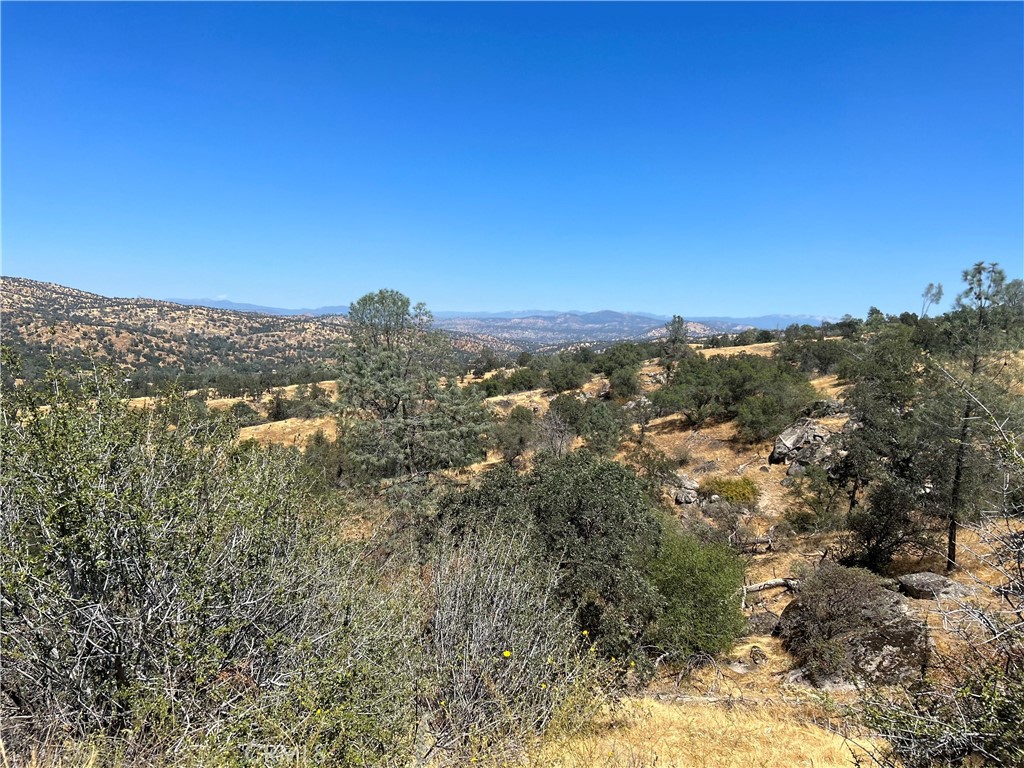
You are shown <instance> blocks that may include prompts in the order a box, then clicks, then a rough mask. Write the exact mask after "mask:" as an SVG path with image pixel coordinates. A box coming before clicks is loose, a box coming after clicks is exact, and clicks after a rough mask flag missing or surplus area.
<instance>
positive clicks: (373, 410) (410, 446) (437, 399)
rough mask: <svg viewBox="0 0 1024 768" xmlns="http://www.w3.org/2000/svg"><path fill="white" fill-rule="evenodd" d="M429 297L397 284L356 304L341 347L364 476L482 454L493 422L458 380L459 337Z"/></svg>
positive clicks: (347, 418)
mask: <svg viewBox="0 0 1024 768" xmlns="http://www.w3.org/2000/svg"><path fill="white" fill-rule="evenodd" d="M431 324H432V316H431V314H430V312H428V311H427V309H426V307H425V306H424V305H423V304H417V305H416V306H415V307H411V306H410V303H409V299H408V298H406V297H405V296H403V295H402V294H401V293H398V292H397V291H391V290H382V291H378V292H377V293H371V294H367V295H366V296H363V297H362V298H360V299H359V300H358V301H356V302H355V303H354V304H352V305H351V307H350V308H349V337H350V339H349V344H348V345H347V346H346V347H344V348H343V349H342V350H341V351H340V353H339V358H340V362H339V365H340V371H341V375H340V378H339V379H338V392H339V400H340V403H341V405H342V407H343V409H344V411H343V427H342V429H341V439H342V440H343V441H344V442H345V447H346V452H347V453H348V454H349V455H350V457H351V459H352V466H353V467H354V468H355V469H356V471H357V472H358V473H359V474H361V475H362V476H363V477H364V478H368V479H376V478H382V477H395V476H413V475H417V474H420V473H424V472H431V471H433V470H437V469H444V468H448V467H460V466H465V465H466V464H468V463H470V462H471V461H473V460H475V459H477V458H479V457H481V456H482V451H483V443H482V436H483V434H484V432H485V430H486V427H487V424H488V417H487V413H486V411H485V410H484V408H483V406H482V403H481V400H480V398H479V396H477V395H474V394H473V393H472V392H471V391H469V390H463V389H461V388H460V387H458V386H457V384H456V382H455V376H454V366H453V364H452V350H451V343H450V342H449V340H448V338H447V337H446V336H444V335H443V334H441V333H438V332H436V331H434V330H432V328H431Z"/></svg>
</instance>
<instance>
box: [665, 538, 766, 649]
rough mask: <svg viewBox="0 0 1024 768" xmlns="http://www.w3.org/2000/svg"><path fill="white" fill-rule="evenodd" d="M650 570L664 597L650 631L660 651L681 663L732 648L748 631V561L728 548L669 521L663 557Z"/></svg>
mask: <svg viewBox="0 0 1024 768" xmlns="http://www.w3.org/2000/svg"><path fill="white" fill-rule="evenodd" d="M647 572H648V574H649V576H650V579H651V581H652V583H653V584H654V586H655V587H656V588H657V590H658V594H659V595H660V597H661V612H660V615H659V616H658V619H657V620H656V621H655V623H654V624H653V626H652V627H651V629H650V630H649V632H648V640H649V642H651V643H653V644H654V645H655V646H656V647H657V649H658V653H660V654H665V655H667V656H668V658H669V659H671V660H674V661H681V660H683V659H685V658H686V657H688V656H692V655H694V654H699V653H706V654H716V653H721V652H722V651H725V650H727V649H728V648H729V647H731V646H732V644H733V642H734V641H735V639H736V638H737V637H738V636H739V634H740V633H741V632H742V631H743V627H744V626H745V623H746V622H745V619H744V617H743V613H742V611H741V610H740V599H739V594H740V588H741V587H742V586H743V562H742V561H741V560H740V558H739V557H738V556H737V555H736V554H735V553H734V552H733V551H732V550H731V549H730V548H729V547H727V546H725V545H722V544H705V543H702V542H700V541H699V540H698V539H697V538H696V537H695V536H693V535H691V534H688V533H685V532H683V531H682V530H681V529H680V528H679V525H678V523H676V522H675V521H665V522H664V524H663V533H662V540H661V547H660V548H659V551H658V555H657V557H655V558H654V559H653V560H652V561H651V562H650V563H649V564H648V566H647Z"/></svg>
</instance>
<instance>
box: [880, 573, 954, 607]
mask: <svg viewBox="0 0 1024 768" xmlns="http://www.w3.org/2000/svg"><path fill="white" fill-rule="evenodd" d="M896 580H897V581H898V582H899V584H900V590H901V591H902V592H904V593H905V594H906V595H908V596H909V597H912V598H914V599H915V600H939V599H949V598H952V597H963V596H964V595H966V594H968V590H967V588H966V587H964V586H963V585H962V584H957V583H956V582H955V581H953V580H952V579H947V578H946V577H945V576H940V575H939V574H937V573H931V572H929V571H924V572H922V573H908V574H906V575H904V576H900V577H898V578H897V579H896Z"/></svg>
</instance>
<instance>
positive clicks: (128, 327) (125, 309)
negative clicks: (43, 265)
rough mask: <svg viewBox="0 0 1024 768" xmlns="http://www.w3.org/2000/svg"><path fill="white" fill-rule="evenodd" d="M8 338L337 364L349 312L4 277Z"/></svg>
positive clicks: (195, 358) (77, 354)
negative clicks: (287, 311) (255, 306)
mask: <svg viewBox="0 0 1024 768" xmlns="http://www.w3.org/2000/svg"><path fill="white" fill-rule="evenodd" d="M0 314H2V317H3V330H4V343H5V344H9V345H10V346H11V347H13V348H14V349H15V350H16V351H18V353H19V354H20V355H21V356H22V358H23V359H24V360H25V361H26V364H27V365H28V366H32V365H43V364H44V360H45V357H46V356H47V355H48V354H50V353H56V354H57V355H58V356H59V357H61V358H62V359H64V360H67V361H77V362H80V363H82V362H86V361H88V360H97V361H111V362H113V363H115V364H117V365H121V366H124V367H126V368H130V369H132V370H145V369H153V368H157V367H159V368H161V369H177V370H180V371H185V372H192V371H198V370H202V369H205V368H210V367H213V366H224V367H231V368H237V369H250V370H264V371H269V370H273V369H276V368H288V367H294V366H299V365H321V364H329V363H330V361H331V359H332V357H333V354H334V353H333V350H334V348H335V347H336V345H337V344H338V342H339V341H341V340H342V339H344V338H345V323H346V321H345V318H344V317H342V316H340V315H327V316H317V317H311V316H283V315H276V314H262V313H259V312H251V311H240V310H231V309H218V308H214V307H204V306H194V305H183V304H175V303H173V302H169V301H160V300H156V299H144V298H108V297H106V296H100V295H98V294H95V293H87V292H85V291H79V290H76V289H74V288H68V287H66V286H62V285H56V284H54V283H42V282H37V281H35V280H28V279H26V278H21V277H2V278H0ZM453 343H454V345H455V347H456V349H457V350H459V351H462V352H465V353H467V354H470V353H476V352H479V351H480V350H481V349H482V348H483V347H484V346H490V347H491V348H492V349H496V350H499V351H515V349H516V348H515V347H514V346H512V345H508V344H505V343H503V342H502V341H501V340H499V339H496V338H491V337H486V336H477V335H473V334H467V333H461V334H453Z"/></svg>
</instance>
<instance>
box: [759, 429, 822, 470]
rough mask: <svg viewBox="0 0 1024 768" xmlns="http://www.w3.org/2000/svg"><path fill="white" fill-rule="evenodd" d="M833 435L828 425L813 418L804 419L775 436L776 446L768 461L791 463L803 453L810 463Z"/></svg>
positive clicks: (770, 462) (772, 462) (771, 462)
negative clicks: (823, 424) (825, 425)
mask: <svg viewBox="0 0 1024 768" xmlns="http://www.w3.org/2000/svg"><path fill="white" fill-rule="evenodd" d="M831 436H832V432H831V430H829V429H828V428H827V427H824V426H822V425H821V424H818V423H816V422H814V421H813V420H811V419H803V420H801V421H799V422H797V423H796V424H793V425H792V426H790V427H788V428H787V429H785V430H784V431H783V432H782V434H781V435H779V436H778V437H777V438H775V447H774V449H773V450H772V452H771V455H770V456H769V457H768V463H769V464H789V463H790V462H792V461H795V460H797V458H798V457H801V455H802V457H803V458H804V459H805V460H806V461H807V462H808V463H809V462H810V461H811V460H812V458H813V456H814V455H815V454H816V453H817V452H818V451H820V450H821V449H823V448H826V447H827V446H826V443H827V442H828V439H829V437H831Z"/></svg>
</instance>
